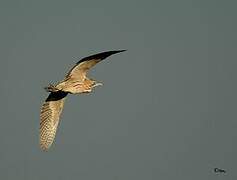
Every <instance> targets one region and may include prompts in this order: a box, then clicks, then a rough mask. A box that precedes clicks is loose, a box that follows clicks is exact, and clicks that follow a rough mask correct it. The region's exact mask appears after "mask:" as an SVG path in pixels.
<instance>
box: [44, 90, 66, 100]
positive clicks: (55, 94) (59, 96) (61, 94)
mask: <svg viewBox="0 0 237 180" xmlns="http://www.w3.org/2000/svg"><path fill="white" fill-rule="evenodd" d="M67 94H68V93H67V92H64V91H57V92H51V93H50V94H49V96H48V98H47V99H46V102H48V101H58V100H60V99H62V98H64V97H66V96H67Z"/></svg>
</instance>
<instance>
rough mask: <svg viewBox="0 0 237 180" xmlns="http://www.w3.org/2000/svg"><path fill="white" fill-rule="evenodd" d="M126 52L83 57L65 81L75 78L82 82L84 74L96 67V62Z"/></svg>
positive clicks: (111, 52) (110, 52)
mask: <svg viewBox="0 0 237 180" xmlns="http://www.w3.org/2000/svg"><path fill="white" fill-rule="evenodd" d="M123 51H126V50H119V51H107V52H102V53H99V54H95V55H92V56H88V57H85V58H83V59H81V60H80V61H78V62H77V63H76V65H75V66H74V67H73V68H72V69H71V70H70V71H69V72H68V74H67V75H66V79H68V78H73V79H74V78H75V79H77V80H81V81H82V80H84V79H85V77H86V73H87V72H88V70H89V69H90V68H92V67H93V66H94V65H96V64H97V63H98V62H100V61H102V60H103V59H105V58H107V57H109V56H111V55H113V54H116V53H120V52H123Z"/></svg>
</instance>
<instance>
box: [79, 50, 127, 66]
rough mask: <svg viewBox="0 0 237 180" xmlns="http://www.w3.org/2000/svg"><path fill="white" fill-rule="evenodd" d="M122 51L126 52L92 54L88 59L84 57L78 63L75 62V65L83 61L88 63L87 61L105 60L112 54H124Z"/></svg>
mask: <svg viewBox="0 0 237 180" xmlns="http://www.w3.org/2000/svg"><path fill="white" fill-rule="evenodd" d="M124 51H127V50H117V51H106V52H102V53H98V54H94V55H92V56H88V57H85V58H83V59H81V60H80V61H78V62H77V64H80V63H82V62H84V61H88V60H91V59H101V60H102V59H105V58H107V57H109V56H111V55H113V54H116V53H120V52H124Z"/></svg>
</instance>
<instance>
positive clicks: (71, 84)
mask: <svg viewBox="0 0 237 180" xmlns="http://www.w3.org/2000/svg"><path fill="white" fill-rule="evenodd" d="M123 51H125V50H119V51H107V52H102V53H99V54H95V55H92V56H89V57H85V58H83V59H81V60H80V61H78V62H77V63H76V64H75V66H74V67H72V68H71V70H70V71H69V72H68V73H67V74H66V76H65V78H64V79H63V80H62V81H60V82H59V83H58V84H57V85H52V84H50V85H49V86H48V87H46V88H45V90H46V91H47V92H49V93H50V94H49V96H48V97H47V99H46V100H45V102H44V103H43V105H42V108H41V112H40V147H41V149H42V150H48V149H49V148H50V146H51V145H52V143H53V141H54V138H55V135H56V131H57V127H58V124H59V119H60V114H61V113H62V110H63V106H64V101H65V99H66V96H67V95H68V94H80V93H90V92H91V91H92V89H93V88H94V87H96V86H101V85H102V83H100V82H97V81H95V80H93V79H90V78H88V77H87V73H88V71H89V70H90V69H91V68H92V67H93V66H95V65H96V64H97V63H99V62H100V61H102V60H103V59H105V58H107V57H109V56H111V55H113V54H116V53H120V52H123Z"/></svg>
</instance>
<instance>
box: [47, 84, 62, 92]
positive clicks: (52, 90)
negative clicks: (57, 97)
mask: <svg viewBox="0 0 237 180" xmlns="http://www.w3.org/2000/svg"><path fill="white" fill-rule="evenodd" d="M44 89H45V90H46V91H47V92H57V91H59V89H57V88H56V87H55V86H54V85H52V84H49V86H47V87H45V88H44Z"/></svg>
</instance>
